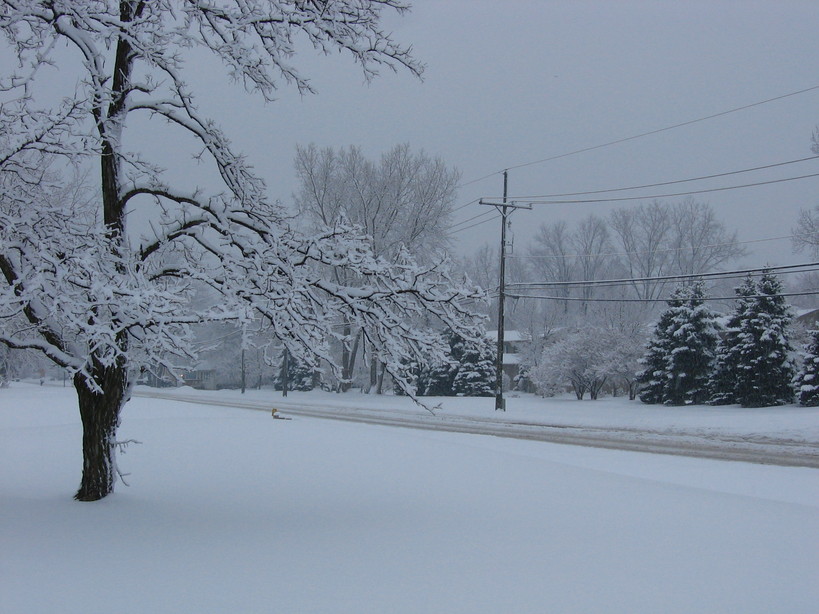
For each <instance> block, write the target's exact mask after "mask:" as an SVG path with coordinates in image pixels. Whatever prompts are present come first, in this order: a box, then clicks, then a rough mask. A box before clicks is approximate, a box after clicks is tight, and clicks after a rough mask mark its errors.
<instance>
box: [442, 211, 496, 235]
mask: <svg viewBox="0 0 819 614" xmlns="http://www.w3.org/2000/svg"><path fill="white" fill-rule="evenodd" d="M500 217H501V215H500V213H498V214H495V215H493V216H492V217H490V218H489V219H486V220H482V221H480V222H476V223H475V224H472V225H471V226H465V227H464V228H459V229H458V230H453V231H452V232H450V233H448V234H447V236H448V237H451V236H452V235H455V234H458V233H459V232H463V231H464V230H469V229H470V228H475V226H480V225H481V224H486V223H487V222H491V221H494V220H497V219H499V218H500Z"/></svg>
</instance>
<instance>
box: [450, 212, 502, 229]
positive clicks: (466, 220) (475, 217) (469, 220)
mask: <svg viewBox="0 0 819 614" xmlns="http://www.w3.org/2000/svg"><path fill="white" fill-rule="evenodd" d="M491 214H492V211H491V210H490V211H484V212H482V213H479V214H478V215H473V216H472V217H470V218H467V219H465V220H464V221H462V222H457V223H455V224H452V226H450V227H449V230H453V229H454V228H456V227H458V226H463V225H464V224H467V223H469V222H471V221H472V220H477V219H479V218H482V217H486V216H487V215H491Z"/></svg>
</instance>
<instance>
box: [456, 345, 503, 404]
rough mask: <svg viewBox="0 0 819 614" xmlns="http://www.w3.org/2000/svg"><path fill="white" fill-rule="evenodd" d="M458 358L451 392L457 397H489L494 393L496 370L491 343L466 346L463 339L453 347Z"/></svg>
mask: <svg viewBox="0 0 819 614" xmlns="http://www.w3.org/2000/svg"><path fill="white" fill-rule="evenodd" d="M453 355H457V357H458V366H457V373H455V377H454V379H453V381H452V390H453V392H454V393H455V394H456V395H458V396H466V397H491V396H492V395H493V394H494V393H495V378H496V369H495V362H494V352H493V347H492V343H491V342H490V341H489V340H486V341H485V342H484V343H482V344H480V345H474V344H467V343H466V342H464V340H463V339H460V338H459V339H458V341H457V342H456V343H455V345H454V346H453Z"/></svg>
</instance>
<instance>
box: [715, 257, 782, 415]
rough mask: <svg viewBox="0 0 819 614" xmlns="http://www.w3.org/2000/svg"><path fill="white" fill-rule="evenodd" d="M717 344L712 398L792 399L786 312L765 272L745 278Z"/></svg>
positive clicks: (756, 402) (756, 403) (762, 402)
mask: <svg viewBox="0 0 819 614" xmlns="http://www.w3.org/2000/svg"><path fill="white" fill-rule="evenodd" d="M737 294H738V296H739V301H738V304H737V307H736V309H735V312H734V315H733V316H732V318H731V322H730V334H729V335H727V336H726V337H725V339H724V340H723V342H722V344H721V350H720V353H719V355H720V359H719V361H718V367H719V369H718V371H717V372H716V373H715V374H714V377H713V389H714V390H715V391H716V395H715V397H714V402H717V403H725V402H728V403H730V402H734V403H739V404H741V405H742V406H743V407H768V406H771V405H783V404H785V403H789V402H791V401H793V396H794V395H793V388H792V386H791V382H792V381H793V379H794V365H793V360H792V359H791V354H792V352H793V348H792V347H791V343H790V340H789V338H788V329H789V327H790V323H791V314H790V308H789V306H788V304H787V303H786V302H785V298H784V297H783V296H782V284H781V283H780V282H779V280H778V279H777V278H776V276H775V275H773V274H771V273H770V272H769V271H764V272H763V274H762V277H760V279H759V282H757V283H756V285H754V283H753V280H751V279H750V277H749V278H747V279H746V280H745V282H744V284H743V286H742V287H741V288H739V289H738V291H737Z"/></svg>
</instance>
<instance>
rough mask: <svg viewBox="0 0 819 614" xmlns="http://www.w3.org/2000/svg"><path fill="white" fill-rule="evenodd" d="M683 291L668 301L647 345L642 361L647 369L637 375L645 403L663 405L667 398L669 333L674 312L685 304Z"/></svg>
mask: <svg viewBox="0 0 819 614" xmlns="http://www.w3.org/2000/svg"><path fill="white" fill-rule="evenodd" d="M681 291H682V289H681V288H677V289H676V290H675V291H674V292H673V293H672V294H671V298H669V299H668V301H666V302H667V304H668V309H666V310H665V311H664V312H663V313H662V314H661V315H660V319H659V321H658V322H657V325H656V326H655V327H654V333H653V334H652V336H651V339H650V340H649V342H648V344H647V345H646V353H645V356H643V358H642V360H640V362H641V363H642V364H643V365H645V369H643V371H641V372H640V373H638V374H637V383H638V385H639V386H640V387H641V391H640V395H639V396H640V400H641V401H642V402H643V403H649V404H657V403H662V402H663V400H664V398H665V397H664V391H665V380H666V374H667V367H668V356H669V355H670V354H671V348H672V339H671V336H670V334H669V331H670V330H671V325H672V322H673V320H674V310H675V309H679V308H680V307H681V306H682V303H683V301H682V299H681Z"/></svg>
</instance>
